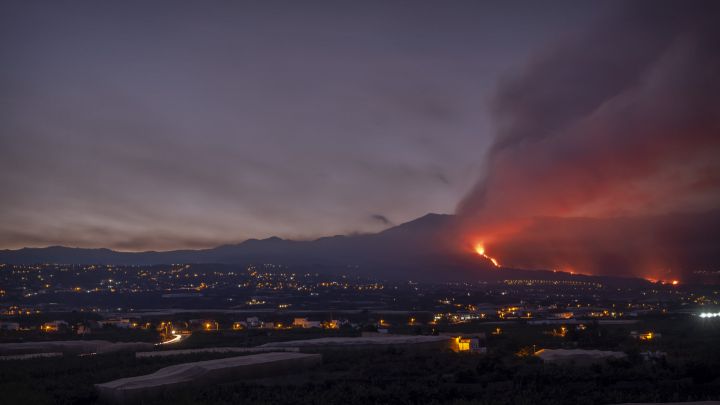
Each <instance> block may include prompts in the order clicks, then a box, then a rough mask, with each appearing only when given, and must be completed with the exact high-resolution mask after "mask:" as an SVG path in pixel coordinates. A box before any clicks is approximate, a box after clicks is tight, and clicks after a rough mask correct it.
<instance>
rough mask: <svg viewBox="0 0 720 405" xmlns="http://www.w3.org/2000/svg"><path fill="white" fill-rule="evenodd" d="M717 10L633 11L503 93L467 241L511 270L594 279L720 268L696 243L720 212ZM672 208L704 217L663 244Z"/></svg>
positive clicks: (557, 53) (714, 6) (552, 56)
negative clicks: (561, 271)
mask: <svg viewBox="0 0 720 405" xmlns="http://www.w3.org/2000/svg"><path fill="white" fill-rule="evenodd" d="M719 12H720V7H719V5H718V3H717V2H710V1H696V2H688V3H682V4H681V3H678V2H672V1H666V2H642V1H641V2H632V3H629V4H624V5H623V7H622V9H621V10H619V11H618V12H617V13H614V14H613V15H612V16H611V17H609V18H608V19H607V21H605V22H603V23H602V24H599V25H598V26H597V27H595V28H594V29H593V30H591V31H590V32H589V33H588V34H587V35H585V36H581V37H579V38H578V39H576V40H572V41H569V43H565V44H564V45H562V46H558V47H557V48H556V49H555V50H554V51H552V52H549V53H546V54H544V55H541V56H539V57H538V58H536V59H535V60H533V61H532V62H531V63H530V65H529V66H528V68H527V70H526V71H525V72H524V73H523V74H521V75H519V76H517V77H515V78H513V79H510V80H508V81H507V82H506V83H505V84H504V85H503V86H501V88H500V90H499V93H498V96H497V98H496V103H495V115H496V117H497V121H498V132H497V136H496V139H495V142H494V144H493V146H492V147H491V148H490V151H489V154H488V155H487V160H486V163H487V166H486V173H485V176H484V177H483V178H482V180H481V181H480V182H478V184H477V185H476V186H475V188H474V190H473V191H472V192H471V193H470V194H469V195H468V196H466V197H465V199H464V200H463V201H462V203H461V204H460V206H459V212H460V214H461V215H463V216H464V217H465V218H466V223H467V224H468V228H467V229H466V232H467V235H468V237H469V238H471V239H477V240H482V241H484V242H486V243H487V244H489V245H494V248H495V250H496V251H497V252H502V256H501V258H502V260H503V261H504V262H505V263H507V264H517V265H523V266H533V267H546V268H547V267H552V268H558V267H560V268H563V267H564V268H573V269H574V270H576V271H585V272H594V273H615V274H618V273H620V274H628V273H634V274H642V275H650V274H654V273H657V272H659V269H660V268H665V267H666V266H670V267H672V268H673V271H674V272H675V274H676V275H678V274H682V272H683V271H688V270H690V269H691V268H692V267H693V266H697V265H698V263H699V262H703V261H704V262H705V263H706V264H707V263H710V262H713V261H715V260H717V258H716V257H715V255H714V254H713V251H712V250H708V247H709V245H708V244H700V245H698V242H699V241H701V240H702V238H699V237H697V235H707V236H709V235H714V234H713V233H712V232H710V231H711V230H712V228H708V227H707V225H706V226H703V223H704V224H710V223H713V221H709V220H708V219H707V218H703V216H702V215H700V214H698V213H702V212H710V213H708V214H706V215H708V216H713V215H714V214H712V211H713V210H715V209H717V208H718V207H720V189H718V188H717V187H716V186H717V184H718V182H717V181H718V177H719V174H720V161H718V159H717V156H720V136H718V135H720V114H719V113H720V110H718V106H720V81H719V80H718V78H717V73H716V72H717V71H720V53H718V52H717V49H719V48H718V45H720V29H719V28H718V25H717V22H716V21H715V20H716V16H717V15H719ZM674 213H694V214H695V215H691V216H687V217H682V218H685V221H697V222H698V223H696V224H693V225H692V226H689V229H690V230H691V231H688V232H685V233H683V234H682V235H684V238H679V239H680V240H677V239H672V238H668V237H659V236H658V235H657V234H658V232H659V231H658V229H660V228H662V229H672V228H673V227H672V226H669V225H668V226H667V227H665V226H664V225H662V224H667V223H674V222H673V221H670V220H668V221H665V220H662V221H661V220H660V218H666V216H667V215H674ZM572 218H584V219H586V220H587V221H589V222H582V221H581V222H579V223H580V224H582V226H574V225H573V224H578V222H573V221H572V220H571V219H572ZM553 221H556V222H553ZM593 221H601V225H595V224H596V222H593ZM602 221H605V222H602ZM628 224H632V225H628ZM585 225H588V226H585ZM692 230H695V231H696V234H694V233H693V232H692ZM664 233H670V232H665V231H664ZM693 235H695V236H693ZM714 236H717V235H714ZM649 239H652V242H650V241H649ZM713 240H714V241H717V237H715V239H713ZM646 242H647V243H646ZM521 246H522V247H521ZM700 246H702V247H704V248H705V250H704V251H702V249H698V247H700ZM682 252H685V253H682ZM687 252H693V253H694V255H692V257H691V258H689V257H688V255H687V254H686V253H687ZM613 255H616V256H614V258H613ZM680 258H682V260H680Z"/></svg>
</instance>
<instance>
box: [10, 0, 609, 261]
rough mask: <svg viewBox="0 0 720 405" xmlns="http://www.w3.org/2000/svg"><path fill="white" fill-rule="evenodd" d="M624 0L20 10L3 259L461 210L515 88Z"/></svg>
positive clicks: (203, 242) (16, 11) (385, 221)
mask: <svg viewBox="0 0 720 405" xmlns="http://www.w3.org/2000/svg"><path fill="white" fill-rule="evenodd" d="M618 4H619V3H618V2H612V1H611V2H589V1H551V2H536V1H526V2H522V1H502V2H501V1H498V2H479V1H453V2H440V1H406V2H404V1H391V2H388V1H362V2H357V1H354V2H350V1H347V2H346V1H328V2H318V1H308V2H275V1H253V2H251V1H247V2H230V1H211V2H206V1H202V2H201V1H193V2H190V1H167V2H163V1H153V2H147V1H137V2H135V1H122V2H120V1H117V2H98V1H74V2H57V1H33V2H28V1H4V2H2V4H0V60H2V61H3V63H2V64H0V89H1V91H0V107H1V108H0V190H1V192H2V198H0V248H20V247H25V246H49V245H65V246H79V247H108V248H114V249H118V250H127V251H137V250H149V249H157V250H166V249H177V248H200V247H211V246H216V245H220V244H224V243H237V242H240V241H242V240H245V239H247V238H264V237H269V236H273V235H276V236H280V237H284V238H296V239H297V238H299V239H307V238H314V237H319V236H323V235H334V234H348V233H355V232H374V231H378V230H381V229H384V228H387V227H389V226H392V225H393V224H398V223H402V222H404V221H408V220H411V219H414V218H416V217H419V216H422V215H424V214H426V213H428V212H437V213H453V212H455V210H456V207H457V206H458V202H459V201H461V200H463V201H471V200H473V198H474V197H472V195H473V194H474V191H473V190H476V189H477V187H478V186H477V184H478V181H479V180H478V179H481V180H480V182H481V183H482V182H483V181H484V180H482V179H484V178H485V176H486V173H487V170H488V167H489V166H491V165H492V164H491V163H492V161H493V159H494V158H493V156H494V154H493V152H492V149H491V148H493V146H492V145H496V144H497V142H498V141H497V138H496V137H497V134H498V131H500V130H501V129H502V128H501V125H500V124H502V123H501V122H500V121H501V120H498V108H497V105H498V97H499V96H498V94H500V95H502V94H503V91H505V90H504V89H506V88H507V83H514V82H518V81H520V82H521V81H522V80H524V79H523V78H524V77H526V76H523V75H524V74H526V73H523V72H526V70H527V67H528V66H532V65H533V63H536V62H535V61H537V60H542V59H543V58H544V57H546V56H544V55H552V54H553V52H555V51H554V50H555V49H557V48H558V47H562V46H563V44H566V43H568V42H572V41H575V39H576V38H580V37H582V35H584V34H583V33H584V32H585V31H586V27H587V26H589V25H592V24H596V23H597V21H598V20H602V18H605V17H604V16H606V15H607V14H609V13H611V12H612V11H614V9H616V8H617V7H618ZM540 90H542V89H540ZM468 193H470V196H468ZM469 205H471V204H470V203H466V204H465V205H463V206H462V207H467V206H469ZM463 212H465V213H466V212H467V210H465V211H463Z"/></svg>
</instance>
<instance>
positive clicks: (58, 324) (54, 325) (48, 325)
mask: <svg viewBox="0 0 720 405" xmlns="http://www.w3.org/2000/svg"><path fill="white" fill-rule="evenodd" d="M67 327H68V323H67V322H65V321H52V322H45V323H44V324H42V325H40V330H41V331H43V332H57V331H59V330H60V329H67Z"/></svg>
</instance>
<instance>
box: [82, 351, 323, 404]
mask: <svg viewBox="0 0 720 405" xmlns="http://www.w3.org/2000/svg"><path fill="white" fill-rule="evenodd" d="M321 361H322V356H320V355H319V354H304V353H292V352H280V353H262V354H254V355H249V356H240V357H230V358H224V359H216V360H207V361H199V362H193V363H183V364H176V365H174V366H170V367H165V368H162V369H160V370H158V371H156V372H154V373H152V374H147V375H142V376H137V377H129V378H121V379H119V380H115V381H110V382H106V383H103V384H96V385H95V388H96V389H97V391H98V394H99V396H100V398H102V399H104V400H107V401H111V402H116V403H129V402H135V401H137V400H139V399H142V398H147V397H150V396H156V395H159V394H161V393H162V392H165V391H170V390H175V389H178V388H181V387H188V386H202V385H207V384H212V383H219V382H227V381H234V380H239V379H244V378H261V377H271V376H275V375H282V374H287V373H291V372H295V371H299V370H303V369H306V368H309V367H312V366H314V365H316V364H319V363H320V362H321Z"/></svg>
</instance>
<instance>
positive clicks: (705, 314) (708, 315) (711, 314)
mask: <svg viewBox="0 0 720 405" xmlns="http://www.w3.org/2000/svg"><path fill="white" fill-rule="evenodd" d="M717 317H720V312H701V313H700V318H717Z"/></svg>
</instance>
